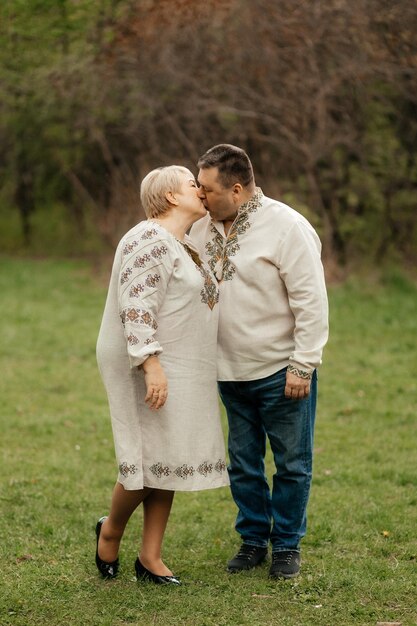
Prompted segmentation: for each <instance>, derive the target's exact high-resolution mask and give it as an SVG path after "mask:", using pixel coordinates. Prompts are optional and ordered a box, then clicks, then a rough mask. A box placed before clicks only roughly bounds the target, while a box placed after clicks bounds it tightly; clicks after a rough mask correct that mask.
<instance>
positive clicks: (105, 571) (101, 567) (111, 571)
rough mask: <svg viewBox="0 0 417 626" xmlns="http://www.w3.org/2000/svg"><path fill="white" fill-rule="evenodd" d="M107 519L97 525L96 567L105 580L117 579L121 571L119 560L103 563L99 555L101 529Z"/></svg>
mask: <svg viewBox="0 0 417 626" xmlns="http://www.w3.org/2000/svg"><path fill="white" fill-rule="evenodd" d="M106 519H107V517H100V519H99V520H98V522H97V524H96V540H97V541H96V565H97V569H98V571H99V572H100V574H101V575H102V577H103V578H105V579H110V578H116V576H117V574H118V571H119V559H116V560H115V561H112V562H111V563H108V562H107V561H103V559H101V558H100V557H99V555H98V540H99V539H100V533H101V527H102V526H103V522H104V520H106Z"/></svg>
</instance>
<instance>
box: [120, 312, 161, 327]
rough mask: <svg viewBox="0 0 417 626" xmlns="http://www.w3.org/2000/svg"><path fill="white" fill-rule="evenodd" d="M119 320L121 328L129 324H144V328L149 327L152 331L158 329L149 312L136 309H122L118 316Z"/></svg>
mask: <svg viewBox="0 0 417 626" xmlns="http://www.w3.org/2000/svg"><path fill="white" fill-rule="evenodd" d="M120 319H121V320H122V324H123V326H124V325H125V324H127V323H129V322H131V323H132V324H145V326H150V327H151V328H153V329H154V330H156V329H157V328H158V324H157V323H156V320H154V318H153V317H152V315H151V314H150V313H149V311H145V310H143V309H137V308H136V307H129V308H127V309H123V311H122V312H121V314H120Z"/></svg>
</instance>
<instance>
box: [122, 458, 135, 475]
mask: <svg viewBox="0 0 417 626" xmlns="http://www.w3.org/2000/svg"><path fill="white" fill-rule="evenodd" d="M119 472H120V473H121V475H122V476H124V477H125V478H126V477H127V476H129V474H132V475H133V474H136V472H137V467H136V465H133V464H132V465H128V464H127V463H126V461H124V462H123V463H120V465H119Z"/></svg>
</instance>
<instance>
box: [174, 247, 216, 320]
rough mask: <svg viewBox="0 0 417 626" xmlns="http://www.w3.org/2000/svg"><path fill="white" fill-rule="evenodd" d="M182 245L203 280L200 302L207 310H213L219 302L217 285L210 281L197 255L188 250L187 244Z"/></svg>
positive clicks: (210, 278) (190, 249)
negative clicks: (207, 307)
mask: <svg viewBox="0 0 417 626" xmlns="http://www.w3.org/2000/svg"><path fill="white" fill-rule="evenodd" d="M182 245H183V247H184V248H185V250H186V251H187V252H188V254H189V255H190V257H191V258H192V260H193V261H194V266H195V268H196V270H197V271H198V272H200V274H201V276H202V277H203V279H204V287H203V289H202V290H201V291H200V296H201V302H203V304H207V305H208V306H209V308H210V309H211V310H213V309H214V307H215V305H216V304H217V302H218V301H219V290H218V288H217V285H216V283H215V282H214V280H213V279H212V277H211V275H210V273H209V272H208V271H207V270H206V268H205V267H204V265H203V262H202V260H201V259H200V257H199V255H198V253H197V252H196V251H195V250H193V249H192V248H190V247H189V246H188V245H187V244H185V243H183V244H182Z"/></svg>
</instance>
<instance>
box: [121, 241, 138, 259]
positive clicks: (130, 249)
mask: <svg viewBox="0 0 417 626" xmlns="http://www.w3.org/2000/svg"><path fill="white" fill-rule="evenodd" d="M138 245H139V242H138V241H136V240H135V241H132V242H131V243H127V244H126V245H125V247H124V248H123V256H126V255H127V254H130V253H131V252H133V250H134V249H135V248H136V246H138Z"/></svg>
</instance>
